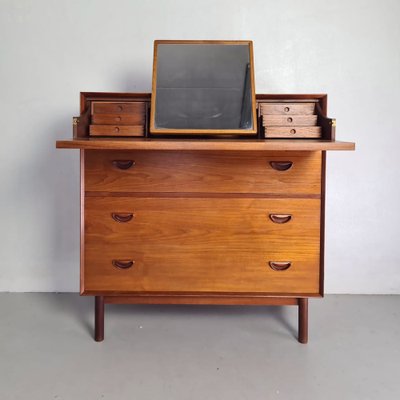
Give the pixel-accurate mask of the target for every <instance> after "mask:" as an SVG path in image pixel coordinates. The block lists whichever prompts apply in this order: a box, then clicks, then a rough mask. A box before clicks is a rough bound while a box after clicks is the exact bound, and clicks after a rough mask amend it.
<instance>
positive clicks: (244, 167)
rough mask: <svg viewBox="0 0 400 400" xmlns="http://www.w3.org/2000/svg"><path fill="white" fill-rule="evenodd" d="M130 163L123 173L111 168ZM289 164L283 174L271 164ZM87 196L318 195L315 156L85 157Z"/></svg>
mask: <svg viewBox="0 0 400 400" xmlns="http://www.w3.org/2000/svg"><path fill="white" fill-rule="evenodd" d="M118 160H124V161H127V160H131V161H133V162H134V167H132V168H130V169H128V170H126V171H121V170H119V169H117V168H115V167H114V166H113V165H114V164H115V161H118ZM288 161H290V162H292V163H293V165H292V167H291V168H290V169H289V170H287V171H277V170H275V169H273V168H272V166H271V163H273V162H288ZM85 168H86V171H85V172H86V175H85V187H86V191H100V192H121V191H122V192H171V193H173V192H181V193H182V192H192V193H193V192H194V193H196V192H197V193H201V192H204V193H209V192H211V193H280V194H285V195H290V194H299V193H304V194H318V195H319V194H320V176H321V175H320V174H321V157H320V153H319V152H307V153H306V152H304V153H292V152H287V153H285V152H282V153H279V154H276V153H257V152H253V153H251V154H246V153H242V152H221V153H214V152H152V151H148V152H113V151H103V152H100V151H87V152H86V163H85Z"/></svg>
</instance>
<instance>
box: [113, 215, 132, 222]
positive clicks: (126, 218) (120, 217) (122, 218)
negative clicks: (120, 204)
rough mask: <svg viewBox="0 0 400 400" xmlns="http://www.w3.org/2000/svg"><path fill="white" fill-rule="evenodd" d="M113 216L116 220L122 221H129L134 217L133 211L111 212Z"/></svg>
mask: <svg viewBox="0 0 400 400" xmlns="http://www.w3.org/2000/svg"><path fill="white" fill-rule="evenodd" d="M111 216H112V218H113V220H114V221H117V222H121V223H124V222H129V221H130V220H131V219H132V218H133V214H132V213H111Z"/></svg>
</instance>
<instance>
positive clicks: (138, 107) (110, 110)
mask: <svg viewBox="0 0 400 400" xmlns="http://www.w3.org/2000/svg"><path fill="white" fill-rule="evenodd" d="M92 114H136V115H143V116H144V114H145V103H144V102H139V101H138V102H133V101H132V102H125V103H123V102H107V101H94V102H93V103H92Z"/></svg>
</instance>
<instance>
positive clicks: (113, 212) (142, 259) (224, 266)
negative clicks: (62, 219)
mask: <svg viewBox="0 0 400 400" xmlns="http://www.w3.org/2000/svg"><path fill="white" fill-rule="evenodd" d="M84 248H85V251H84V271H83V276H84V285H83V287H84V291H85V292H90V291H92V292H94V291H99V292H100V291H104V292H126V293H130V292H158V291H167V292H179V291H184V292H241V293H245V292H248V293H250V292H253V293H254V292H257V293H258V292H259V293H275V294H279V293H285V294H301V293H307V294H318V293H319V254H320V201H319V200H317V199H301V200H300V199H299V200H287V199H249V198H240V199H239V198H230V199H222V198H214V199H207V198H196V199H193V198H192V199H187V198H186V199H185V198H176V199H172V198H126V197H114V198H106V197H87V198H86V200H85V243H84Z"/></svg>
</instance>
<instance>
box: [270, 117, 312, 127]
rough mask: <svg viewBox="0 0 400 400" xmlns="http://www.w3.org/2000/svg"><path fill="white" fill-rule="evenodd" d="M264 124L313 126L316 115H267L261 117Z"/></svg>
mask: <svg viewBox="0 0 400 400" xmlns="http://www.w3.org/2000/svg"><path fill="white" fill-rule="evenodd" d="M263 125H264V126H315V125H317V116H316V115H288V116H286V115H268V117H266V116H264V118H263Z"/></svg>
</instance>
